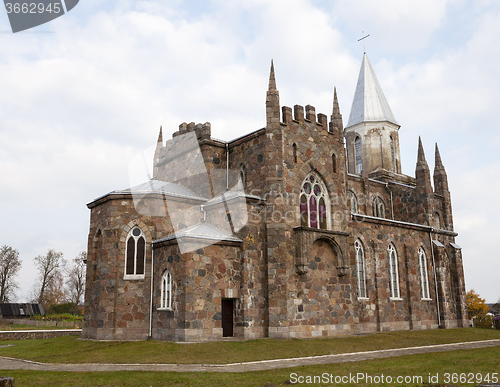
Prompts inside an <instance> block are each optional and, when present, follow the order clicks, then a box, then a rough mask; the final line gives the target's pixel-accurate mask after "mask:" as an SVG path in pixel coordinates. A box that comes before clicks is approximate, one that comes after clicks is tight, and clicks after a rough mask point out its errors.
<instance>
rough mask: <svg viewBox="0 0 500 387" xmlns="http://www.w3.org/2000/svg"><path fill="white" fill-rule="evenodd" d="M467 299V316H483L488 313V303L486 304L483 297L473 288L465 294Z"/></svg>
mask: <svg viewBox="0 0 500 387" xmlns="http://www.w3.org/2000/svg"><path fill="white" fill-rule="evenodd" d="M465 298H466V299H467V312H469V318H472V317H475V316H484V315H485V314H486V313H488V305H486V303H485V300H484V298H481V297H479V294H477V293H476V292H475V291H474V289H471V290H469V291H468V292H467V294H466V295H465Z"/></svg>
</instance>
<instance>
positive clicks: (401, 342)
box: [0, 328, 500, 364]
mask: <svg viewBox="0 0 500 387" xmlns="http://www.w3.org/2000/svg"><path fill="white" fill-rule="evenodd" d="M488 339H500V330H493V329H478V328H474V329H446V330H428V331H402V332H390V333H378V334H372V335H365V336H355V337H342V338H328V339H327V338H325V339H323V338H316V339H305V340H297V339H289V340H273V339H261V340H253V341H225V342H213V343H198V344H179V343H167V342H161V341H151V340H150V341H138V342H122V341H112V342H103V341H99V342H98V341H88V340H81V339H78V336H63V337H58V338H54V339H39V340H15V341H14V340H11V341H7V340H4V341H2V342H0V345H1V344H7V343H8V344H13V346H11V347H6V348H0V356H9V357H14V358H22V359H28V360H34V361H40V362H49V363H142V364H147V363H179V364H190V363H198V364H207V363H212V364H222V363H234V362H246V361H255V360H267V359H280V358H292V357H301V356H317V355H327V354H337V353H347V352H359V351H372V350H378V349H389V348H404V347H414V346H423V345H433V344H445V343H456V342H463V341H476V340H488ZM498 357H500V356H498Z"/></svg>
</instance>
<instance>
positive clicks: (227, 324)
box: [222, 298, 234, 337]
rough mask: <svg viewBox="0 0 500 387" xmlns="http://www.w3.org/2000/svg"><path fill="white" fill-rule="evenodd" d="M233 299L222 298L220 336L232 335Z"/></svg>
mask: <svg viewBox="0 0 500 387" xmlns="http://www.w3.org/2000/svg"><path fill="white" fill-rule="evenodd" d="M233 316H234V300H233V299H230V298H223V299H222V336H223V337H233Z"/></svg>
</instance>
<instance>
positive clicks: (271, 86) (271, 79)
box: [268, 59, 277, 91]
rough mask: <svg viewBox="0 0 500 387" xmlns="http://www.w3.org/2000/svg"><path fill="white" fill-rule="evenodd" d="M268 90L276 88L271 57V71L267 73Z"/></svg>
mask: <svg viewBox="0 0 500 387" xmlns="http://www.w3.org/2000/svg"><path fill="white" fill-rule="evenodd" d="M268 90H269V91H270V90H277V89H276V78H275V75H274V62H273V60H272V59H271V73H270V74H269V88H268Z"/></svg>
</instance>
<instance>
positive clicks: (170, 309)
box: [156, 308, 173, 312]
mask: <svg viewBox="0 0 500 387" xmlns="http://www.w3.org/2000/svg"><path fill="white" fill-rule="evenodd" d="M156 310H159V311H166V312H168V311H173V309H172V308H157V309H156Z"/></svg>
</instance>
